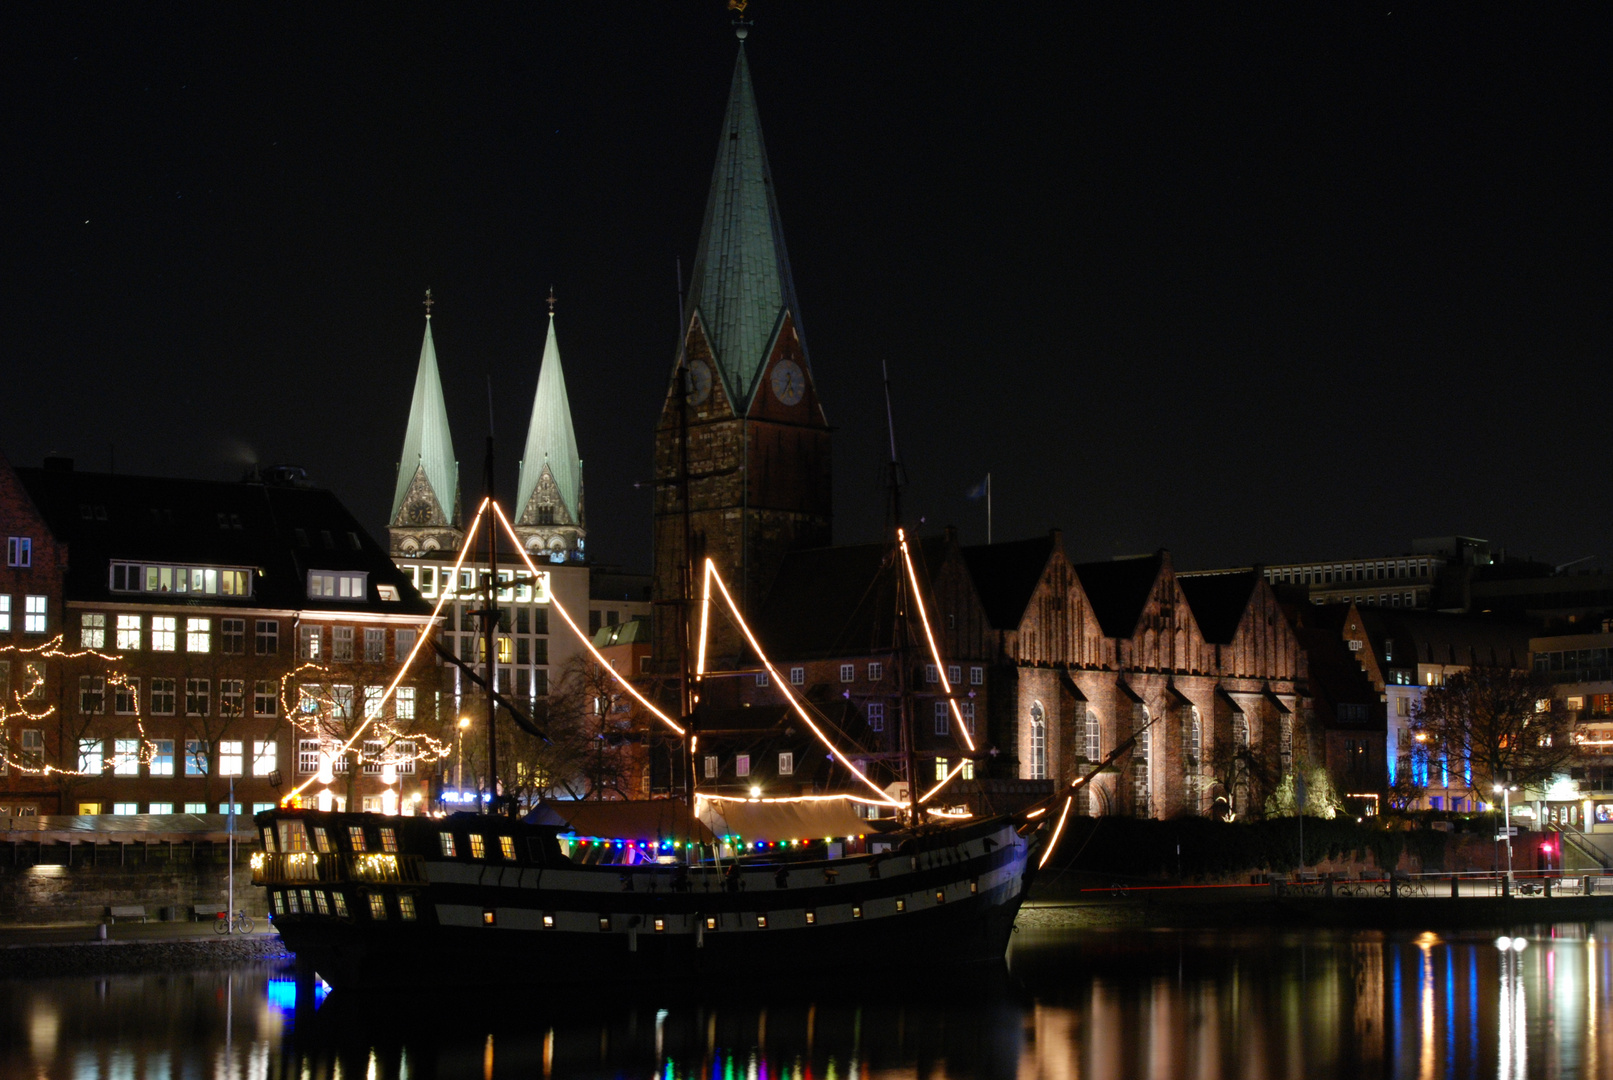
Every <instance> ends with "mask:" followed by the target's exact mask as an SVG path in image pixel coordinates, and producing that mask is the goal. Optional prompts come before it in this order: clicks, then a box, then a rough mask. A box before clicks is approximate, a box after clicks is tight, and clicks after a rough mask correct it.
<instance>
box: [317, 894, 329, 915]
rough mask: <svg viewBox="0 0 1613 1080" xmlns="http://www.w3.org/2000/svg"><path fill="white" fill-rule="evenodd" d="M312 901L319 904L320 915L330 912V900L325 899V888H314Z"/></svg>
mask: <svg viewBox="0 0 1613 1080" xmlns="http://www.w3.org/2000/svg"><path fill="white" fill-rule="evenodd" d="M314 903H316V904H318V905H319V913H320V914H321V915H329V914H330V902H329V901H327V900H326V899H325V890H323V889H316V890H314Z"/></svg>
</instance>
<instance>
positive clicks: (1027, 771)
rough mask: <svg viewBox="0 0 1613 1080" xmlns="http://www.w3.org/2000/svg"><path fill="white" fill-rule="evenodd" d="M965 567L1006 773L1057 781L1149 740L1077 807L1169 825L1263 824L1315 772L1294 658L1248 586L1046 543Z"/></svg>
mask: <svg viewBox="0 0 1613 1080" xmlns="http://www.w3.org/2000/svg"><path fill="white" fill-rule="evenodd" d="M964 555H965V557H966V559H967V560H968V564H969V568H970V571H971V573H972V574H973V576H974V582H975V587H976V589H977V590H978V592H979V595H980V597H981V601H982V603H983V604H984V607H985V610H986V611H987V612H988V613H989V615H990V618H991V629H992V631H993V635H994V638H995V648H994V663H993V671H992V679H993V686H994V689H993V702H994V707H993V712H992V720H991V725H992V731H993V734H994V737H995V739H996V742H997V747H998V749H999V751H1000V752H1001V753H1002V755H1003V756H1002V758H1001V759H1000V760H1001V761H1002V762H1003V767H1004V768H1006V769H1012V770H1015V771H1017V774H1018V775H1019V776H1021V777H1024V778H1028V779H1043V778H1046V779H1051V780H1054V781H1057V782H1059V783H1067V782H1068V781H1070V780H1072V779H1074V778H1076V777H1077V776H1080V775H1084V774H1085V773H1087V772H1089V771H1090V770H1091V769H1092V768H1093V767H1094V766H1095V765H1096V764H1097V763H1098V762H1100V761H1102V760H1103V758H1104V757H1105V756H1107V755H1108V754H1109V753H1110V752H1111V751H1112V750H1113V749H1114V748H1115V747H1116V746H1117V745H1118V744H1119V743H1120V742H1122V741H1124V740H1125V739H1126V738H1128V737H1129V736H1130V735H1132V734H1133V733H1134V732H1143V734H1141V735H1139V738H1138V741H1137V743H1136V744H1135V745H1134V746H1133V747H1132V748H1131V749H1129V750H1127V751H1126V752H1125V753H1124V754H1122V755H1121V756H1120V757H1119V758H1118V759H1117V760H1116V761H1115V762H1114V768H1113V770H1112V771H1109V772H1107V773H1106V774H1104V775H1100V776H1098V777H1097V779H1096V780H1095V781H1094V782H1093V783H1092V784H1091V785H1089V790H1088V791H1086V792H1085V793H1084V794H1083V795H1082V798H1081V800H1080V804H1079V808H1080V809H1082V810H1084V812H1086V813H1089V814H1105V813H1126V814H1136V815H1139V816H1148V817H1160V818H1164V817H1172V816H1175V815H1177V814H1183V813H1186V814H1204V813H1210V812H1212V811H1214V810H1216V809H1218V808H1220V809H1225V808H1230V809H1231V810H1233V811H1234V812H1237V813H1240V814H1242V813H1259V812H1260V811H1261V809H1262V807H1263V804H1264V799H1265V798H1266V796H1267V795H1269V794H1270V793H1271V791H1272V789H1273V787H1274V786H1275V785H1276V783H1278V782H1279V781H1280V780H1281V778H1282V777H1284V776H1286V775H1288V774H1289V773H1290V772H1291V771H1292V770H1293V769H1294V768H1295V767H1296V764H1298V763H1301V762H1303V761H1306V760H1309V761H1316V760H1319V759H1320V756H1321V753H1322V747H1321V745H1320V743H1319V742H1318V741H1317V739H1316V735H1315V732H1314V730H1313V725H1312V720H1311V715H1310V705H1309V700H1308V698H1307V697H1306V688H1305V685H1304V659H1303V654H1302V651H1301V650H1300V648H1299V645H1298V642H1297V640H1296V638H1295V635H1294V631H1293V627H1292V625H1291V623H1290V621H1289V619H1288V617H1287V615H1286V614H1285V613H1284V611H1283V610H1282V608H1281V606H1280V604H1279V603H1278V601H1277V598H1276V596H1275V594H1274V593H1273V592H1272V590H1271V587H1270V586H1269V585H1268V584H1267V583H1266V582H1265V581H1264V580H1263V579H1262V578H1261V577H1260V576H1259V575H1258V574H1255V573H1252V572H1244V573H1231V574H1217V575H1208V576H1204V577H1188V576H1178V575H1177V574H1176V572H1175V570H1174V568H1173V567H1172V565H1171V561H1170V555H1169V553H1167V552H1165V551H1160V552H1157V553H1156V554H1154V555H1150V556H1145V557H1141V558H1132V559H1117V560H1114V561H1111V562H1102V563H1085V564H1074V563H1071V562H1070V561H1069V560H1068V559H1067V558H1066V556H1065V554H1064V550H1063V543H1062V538H1061V536H1060V534H1059V533H1058V532H1057V531H1056V530H1055V531H1054V532H1053V533H1052V534H1050V535H1049V536H1047V537H1044V538H1038V539H1035V540H1025V541H1018V542H1014V543H1007V544H993V545H989V546H981V547H972V548H966V549H964ZM1150 721H1155V722H1154V723H1152V724H1150ZM1218 799H1219V800H1224V801H1223V802H1222V803H1220V804H1219V807H1218V803H1217V800H1218Z"/></svg>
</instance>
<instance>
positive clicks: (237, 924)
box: [213, 911, 256, 934]
mask: <svg viewBox="0 0 1613 1080" xmlns="http://www.w3.org/2000/svg"><path fill="white" fill-rule="evenodd" d="M255 925H256V924H255V923H253V921H252V916H250V915H248V914H247V913H246V912H244V911H237V912H236V913H235V918H233V919H231V918H230V913H229V912H227V911H221V912H219V913H218V916H217V917H216V918H214V920H213V932H214V933H215V934H228V933H230V932H231V931H232V930H233V931H234V932H235V933H237V934H250V933H251V932H252V930H253V927H254V926H255Z"/></svg>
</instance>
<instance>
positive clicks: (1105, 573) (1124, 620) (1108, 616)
mask: <svg viewBox="0 0 1613 1080" xmlns="http://www.w3.org/2000/svg"><path fill="white" fill-rule="evenodd" d="M1163 561H1164V554H1163V553H1162V552H1155V553H1154V554H1152V555H1147V556H1144V557H1142V558H1138V559H1115V560H1113V561H1112V562H1094V563H1081V564H1079V565H1078V566H1076V568H1075V576H1076V577H1078V578H1080V579H1081V588H1082V589H1084V590H1085V591H1086V594H1087V600H1088V601H1090V602H1091V604H1092V613H1093V614H1094V615H1096V616H1097V617H1098V625H1099V626H1100V627H1102V628H1103V634H1104V636H1105V637H1111V638H1129V637H1131V636H1132V634H1134V633H1135V632H1136V630H1137V620H1138V619H1140V618H1142V614H1143V605H1145V604H1146V603H1147V602H1148V590H1149V589H1151V588H1153V587H1154V581H1155V579H1157V578H1158V577H1159V570H1160V566H1161V564H1162V563H1163Z"/></svg>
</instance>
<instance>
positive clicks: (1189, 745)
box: [1182, 708, 1204, 813]
mask: <svg viewBox="0 0 1613 1080" xmlns="http://www.w3.org/2000/svg"><path fill="white" fill-rule="evenodd" d="M1182 735H1183V738H1182V744H1183V746H1184V747H1185V749H1186V753H1185V754H1184V757H1185V758H1186V760H1185V761H1183V762H1182V766H1183V773H1184V783H1183V785H1182V789H1183V795H1184V796H1185V798H1186V801H1187V808H1188V809H1189V810H1191V811H1192V812H1193V813H1198V812H1199V810H1200V806H1199V786H1200V785H1199V778H1200V776H1201V774H1202V773H1203V763H1204V756H1203V754H1204V725H1203V723H1202V722H1201V721H1200V719H1199V711H1198V709H1197V708H1192V709H1190V710H1189V711H1188V716H1187V730H1186V731H1184V732H1183V733H1182Z"/></svg>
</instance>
